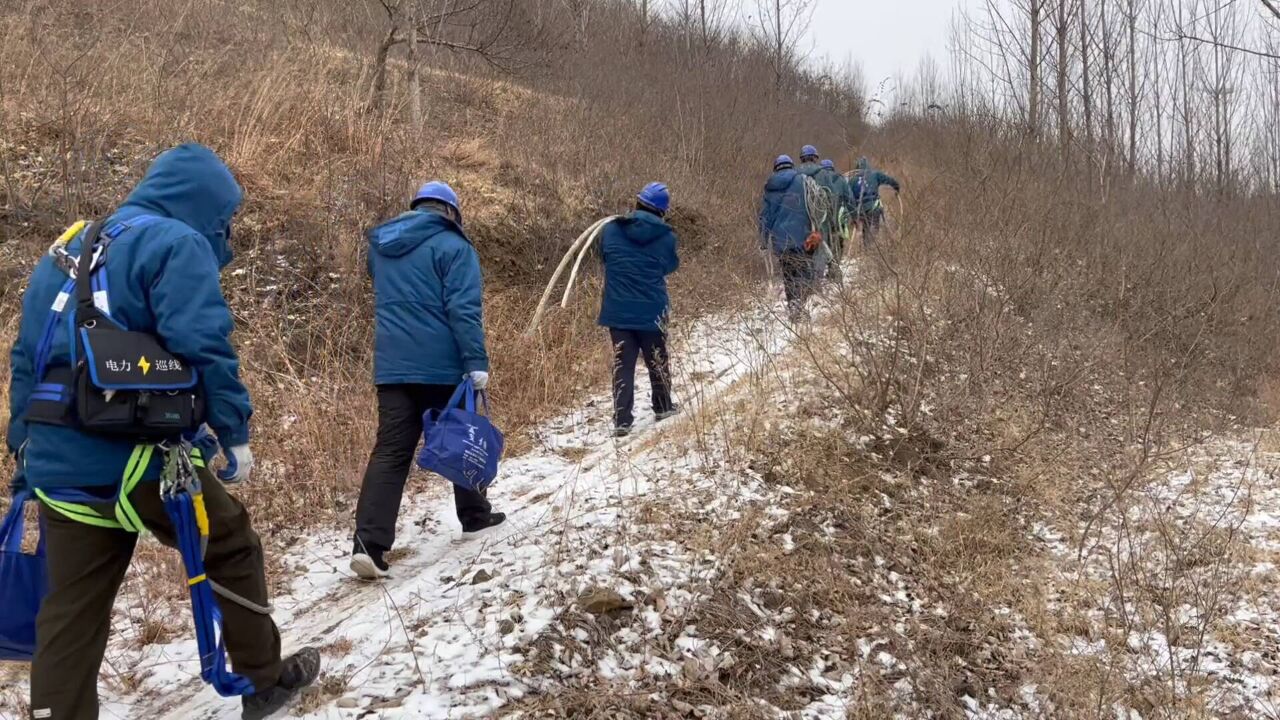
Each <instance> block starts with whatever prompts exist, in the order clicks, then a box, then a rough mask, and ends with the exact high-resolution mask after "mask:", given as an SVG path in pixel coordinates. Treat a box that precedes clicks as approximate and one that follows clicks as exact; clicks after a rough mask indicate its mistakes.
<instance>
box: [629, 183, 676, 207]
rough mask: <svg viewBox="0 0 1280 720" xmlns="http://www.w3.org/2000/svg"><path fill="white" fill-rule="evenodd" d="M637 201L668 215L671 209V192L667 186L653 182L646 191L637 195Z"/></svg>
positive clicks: (647, 186)
mask: <svg viewBox="0 0 1280 720" xmlns="http://www.w3.org/2000/svg"><path fill="white" fill-rule="evenodd" d="M636 199H637V200H639V201H640V204H641V205H644V206H645V207H648V208H653V209H654V210H657V211H658V212H659V213H660V214H666V212H667V210H669V209H670V208H671V191H670V190H668V189H667V186H666V185H663V184H662V183H660V182H651V183H649V184H648V185H645V186H644V189H643V190H641V191H640V193H639V194H637V195H636Z"/></svg>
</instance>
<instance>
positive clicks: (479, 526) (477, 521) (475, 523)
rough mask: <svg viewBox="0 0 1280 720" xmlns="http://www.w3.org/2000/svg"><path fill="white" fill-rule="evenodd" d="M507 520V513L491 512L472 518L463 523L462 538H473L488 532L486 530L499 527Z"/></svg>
mask: <svg viewBox="0 0 1280 720" xmlns="http://www.w3.org/2000/svg"><path fill="white" fill-rule="evenodd" d="M506 521H507V516H506V514H505V513H500V512H491V513H487V514H485V515H481V516H479V517H477V518H470V519H468V520H466V521H465V522H463V523H462V539H463V540H471V539H474V538H478V537H480V536H482V535H485V534H486V531H488V530H492V529H493V528H496V527H498V526H499V525H501V524H502V523H504V522H506Z"/></svg>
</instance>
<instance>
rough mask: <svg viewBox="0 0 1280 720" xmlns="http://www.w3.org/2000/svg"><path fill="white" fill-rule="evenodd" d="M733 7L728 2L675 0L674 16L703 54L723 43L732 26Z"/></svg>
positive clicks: (723, 0) (725, 0) (724, 0)
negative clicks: (691, 36)
mask: <svg viewBox="0 0 1280 720" xmlns="http://www.w3.org/2000/svg"><path fill="white" fill-rule="evenodd" d="M734 12H735V6H734V5H733V4H732V3H731V2H729V0H677V4H676V5H675V16H676V20H677V21H678V22H679V24H680V26H681V27H683V28H685V29H686V30H692V31H693V34H694V35H696V36H697V38H698V41H699V44H700V45H701V46H702V50H703V53H704V54H705V53H707V52H709V51H710V50H711V48H712V47H713V46H715V45H718V44H719V43H721V42H723V41H724V39H725V38H726V37H727V35H728V32H729V29H730V28H731V27H732V25H733V21H734Z"/></svg>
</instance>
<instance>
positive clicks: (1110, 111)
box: [1102, 0, 1116, 166]
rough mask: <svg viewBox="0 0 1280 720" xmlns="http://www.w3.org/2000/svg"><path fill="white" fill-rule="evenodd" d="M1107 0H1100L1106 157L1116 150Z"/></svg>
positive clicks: (1111, 54) (1112, 57) (1113, 62)
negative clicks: (1105, 113) (1105, 105)
mask: <svg viewBox="0 0 1280 720" xmlns="http://www.w3.org/2000/svg"><path fill="white" fill-rule="evenodd" d="M1108 15H1109V12H1108V10H1107V0H1102V85H1103V89H1104V90H1105V91H1106V97H1105V100H1106V103H1107V107H1106V111H1107V123H1106V128H1105V132H1104V133H1103V139H1102V143H1103V146H1104V150H1103V152H1104V153H1105V157H1106V158H1108V161H1107V165H1108V166H1110V164H1111V163H1110V157H1111V155H1112V153H1114V152H1115V150H1116V93H1115V78H1116V73H1115V46H1114V45H1112V43H1111V19H1110V18H1109V17H1108Z"/></svg>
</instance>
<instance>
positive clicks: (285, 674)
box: [240, 647, 320, 720]
mask: <svg viewBox="0 0 1280 720" xmlns="http://www.w3.org/2000/svg"><path fill="white" fill-rule="evenodd" d="M319 676H320V651H319V650H318V649H317V648H313V647H308V648H303V649H301V650H299V651H298V652H296V653H294V654H293V655H290V656H289V657H287V658H285V660H284V667H283V668H282V669H281V670H280V680H279V681H278V682H277V683H276V686H275V687H273V688H268V689H266V690H263V691H261V692H257V693H254V694H253V695H246V696H245V697H244V699H243V700H242V701H241V702H242V703H243V708H244V709H243V711H242V712H241V713H240V718H241V720H267V718H269V717H272V716H273V715H275V714H276V713H279V712H280V711H281V710H284V709H285V707H287V706H288V705H289V703H290V702H292V701H293V699H294V698H295V697H297V695H298V693H299V692H301V691H302V690H303V689H305V688H307V687H310V686H311V684H312V683H314V682H315V681H316V678H318V677H319Z"/></svg>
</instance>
